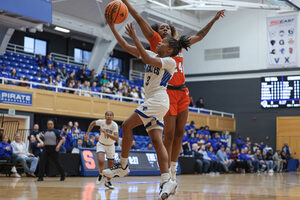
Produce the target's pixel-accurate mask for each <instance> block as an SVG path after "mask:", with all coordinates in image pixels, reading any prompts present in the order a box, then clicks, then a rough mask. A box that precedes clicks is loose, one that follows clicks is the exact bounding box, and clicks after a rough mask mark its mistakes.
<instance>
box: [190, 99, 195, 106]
mask: <svg viewBox="0 0 300 200" xmlns="http://www.w3.org/2000/svg"><path fill="white" fill-rule="evenodd" d="M189 107H195V105H194V99H193V97H192V96H190V105H189Z"/></svg>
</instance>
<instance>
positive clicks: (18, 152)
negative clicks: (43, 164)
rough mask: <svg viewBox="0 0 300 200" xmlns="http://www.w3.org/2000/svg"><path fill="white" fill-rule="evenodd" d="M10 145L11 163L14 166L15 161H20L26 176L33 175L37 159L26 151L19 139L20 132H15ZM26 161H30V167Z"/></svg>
mask: <svg viewBox="0 0 300 200" xmlns="http://www.w3.org/2000/svg"><path fill="white" fill-rule="evenodd" d="M11 146H12V148H13V163H14V164H13V165H14V166H16V165H17V162H21V164H22V166H23V167H24V171H25V173H26V174H27V175H28V176H32V177H35V175H34V172H35V170H36V167H37V164H38V159H37V158H36V157H34V155H33V154H31V153H28V150H27V148H26V145H25V143H24V142H22V141H21V135H20V133H16V134H15V140H14V141H13V142H12V143H11ZM27 162H29V163H30V168H28V165H27Z"/></svg>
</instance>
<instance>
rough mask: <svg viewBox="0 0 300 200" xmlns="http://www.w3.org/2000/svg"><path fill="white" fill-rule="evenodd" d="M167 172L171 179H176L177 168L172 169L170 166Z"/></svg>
mask: <svg viewBox="0 0 300 200" xmlns="http://www.w3.org/2000/svg"><path fill="white" fill-rule="evenodd" d="M169 173H170V177H171V180H172V181H176V174H177V168H176V169H175V170H174V169H172V168H171V167H170V169H169Z"/></svg>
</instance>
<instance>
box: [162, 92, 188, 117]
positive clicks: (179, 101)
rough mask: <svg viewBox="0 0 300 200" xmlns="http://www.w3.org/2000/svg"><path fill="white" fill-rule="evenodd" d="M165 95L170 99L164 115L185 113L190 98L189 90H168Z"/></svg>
mask: <svg viewBox="0 0 300 200" xmlns="http://www.w3.org/2000/svg"><path fill="white" fill-rule="evenodd" d="M167 93H168V95H169V99H170V108H169V111H168V112H167V114H166V115H175V116H177V115H178V113H181V112H182V111H185V110H186V109H188V108H189V105H190V97H189V89H188V88H183V89H182V90H168V89H167Z"/></svg>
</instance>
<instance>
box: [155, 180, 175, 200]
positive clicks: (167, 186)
mask: <svg viewBox="0 0 300 200" xmlns="http://www.w3.org/2000/svg"><path fill="white" fill-rule="evenodd" d="M176 188H177V183H176V182H174V181H172V180H171V179H169V180H168V181H167V182H164V183H162V185H161V186H160V192H159V200H165V199H168V198H169V196H170V195H172V194H173V191H176Z"/></svg>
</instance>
